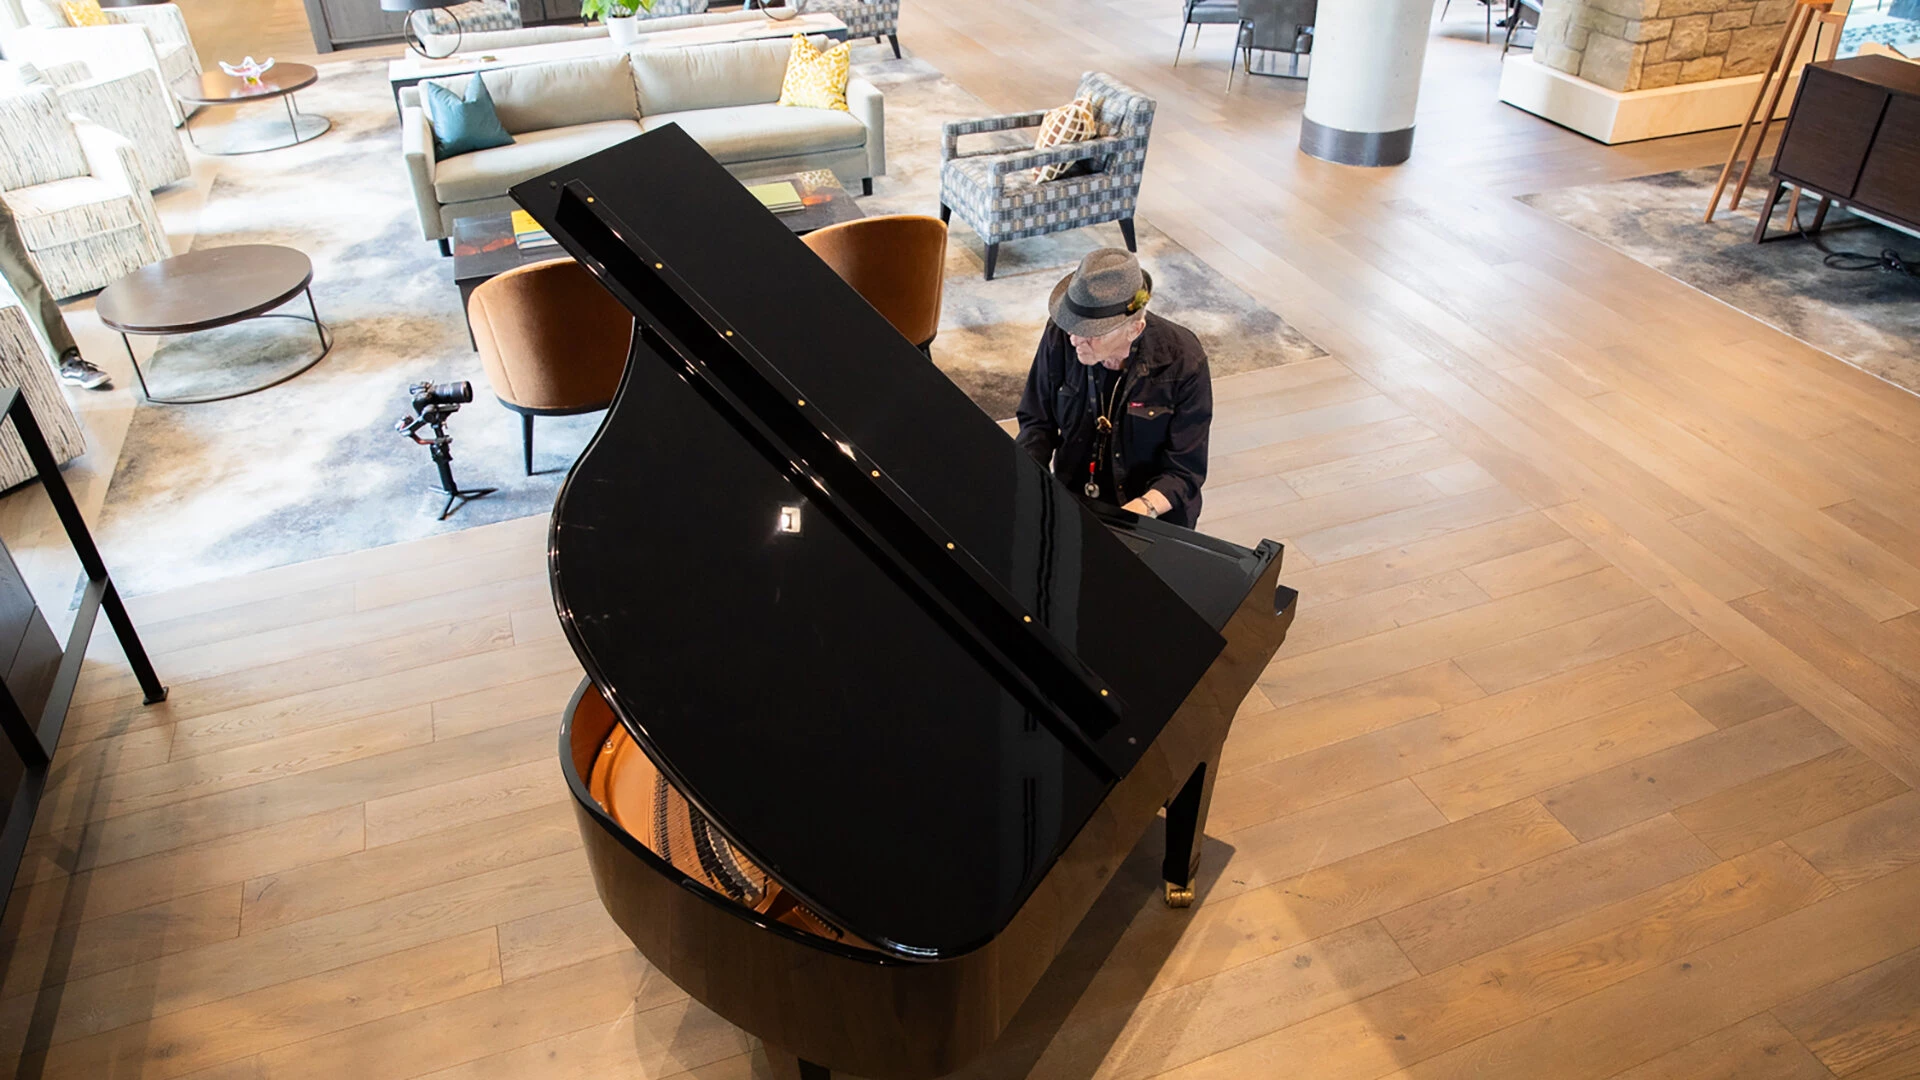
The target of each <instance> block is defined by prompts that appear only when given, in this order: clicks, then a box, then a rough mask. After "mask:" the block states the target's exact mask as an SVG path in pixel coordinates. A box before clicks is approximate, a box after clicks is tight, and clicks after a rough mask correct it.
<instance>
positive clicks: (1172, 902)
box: [1160, 761, 1214, 908]
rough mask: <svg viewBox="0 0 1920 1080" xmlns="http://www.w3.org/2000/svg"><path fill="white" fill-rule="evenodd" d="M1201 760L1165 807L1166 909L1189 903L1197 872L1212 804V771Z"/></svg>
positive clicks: (1162, 873) (1162, 870)
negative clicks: (1208, 809)
mask: <svg viewBox="0 0 1920 1080" xmlns="http://www.w3.org/2000/svg"><path fill="white" fill-rule="evenodd" d="M1207 766H1208V763H1207V762H1205V761H1203V762H1201V763H1200V765H1199V767H1198V768H1196V769H1194V770H1193V775H1192V776H1190V777H1188V778H1187V783H1186V785H1185V786H1184V787H1182V788H1181V789H1180V794H1178V795H1175V796H1174V797H1173V801H1172V802H1170V803H1168V804H1167V854H1166V858H1165V861H1163V862H1162V863H1161V865H1160V876H1161V877H1163V878H1165V879H1166V882H1167V906H1168V907H1176V908H1183V907H1187V906H1189V905H1191V904H1192V903H1193V882H1194V878H1195V876H1196V873H1197V872H1198V871H1199V869H1200V845H1201V844H1202V843H1204V842H1205V841H1206V836H1205V830H1206V827H1207V808H1208V807H1210V806H1212V805H1213V775H1214V770H1212V769H1210V768H1208V767H1207Z"/></svg>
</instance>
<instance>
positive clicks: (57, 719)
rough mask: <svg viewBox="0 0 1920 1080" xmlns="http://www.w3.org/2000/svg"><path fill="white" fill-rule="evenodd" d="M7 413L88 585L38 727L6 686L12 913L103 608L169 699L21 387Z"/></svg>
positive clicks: (141, 672)
mask: <svg viewBox="0 0 1920 1080" xmlns="http://www.w3.org/2000/svg"><path fill="white" fill-rule="evenodd" d="M0 414H3V415H5V416H6V417H7V418H8V419H11V420H12V421H13V430H14V433H15V434H16V435H18V436H19V438H20V444H21V445H22V446H24V447H25V448H26V451H27V457H28V458H30V459H31V460H32V461H33V468H34V472H35V473H37V474H38V476H39V479H40V484H41V486H42V487H44V488H45V489H46V492H47V501H48V502H51V503H52V504H53V511H54V513H55V514H57V515H58V516H59V518H60V526H61V528H63V529H65V530H66V533H67V542H68V543H69V544H72V545H73V550H74V554H76V555H78V556H79V557H80V567H81V569H82V570H83V571H85V573H86V581H87V583H86V588H85V589H84V590H83V591H82V592H81V594H80V607H79V609H78V610H76V611H75V612H74V613H73V629H72V631H71V632H69V633H68V634H67V644H66V648H65V650H64V651H63V652H62V653H61V657H60V667H59V670H58V671H57V672H56V673H55V675H54V679H53V689H52V690H51V692H50V693H49V694H48V695H47V704H46V708H45V709H44V710H42V712H41V714H40V716H39V719H38V722H35V721H33V720H30V719H28V717H27V716H26V714H25V713H23V712H21V710H20V703H19V702H18V701H17V700H15V699H14V696H13V692H12V691H11V690H10V689H8V688H7V686H6V684H5V683H4V682H0V730H4V731H5V733H6V738H7V742H8V743H9V744H11V745H12V747H13V752H14V753H15V754H17V755H19V757H20V763H21V765H22V766H23V768H24V771H23V772H22V773H21V777H20V787H19V788H18V790H17V791H16V792H15V794H14V797H13V804H12V806H11V807H10V808H9V809H8V811H7V816H6V823H5V825H4V826H0V885H5V886H6V887H7V888H6V894H5V895H0V913H4V912H5V910H6V903H7V897H8V896H9V895H11V893H12V891H13V890H12V882H13V879H14V877H15V876H16V875H17V874H18V873H19V872H20V860H21V858H22V857H23V856H24V855H25V854H26V849H27V838H28V836H29V835H30V834H31V833H32V831H33V819H34V815H35V814H37V813H38V812H39V808H40V797H41V795H42V794H44V793H45V791H46V786H47V773H48V771H49V770H50V769H51V767H52V765H53V755H54V751H55V750H57V749H58V748H59V746H60V733H61V730H62V729H63V728H64V727H65V726H66V723H67V707H68V706H69V705H70V704H71V703H72V702H73V688H74V684H75V683H77V682H78V681H79V679H80V666H81V663H82V661H84V660H85V659H86V655H87V642H88V641H89V640H91V639H92V637H93V625H94V621H95V620H96V618H98V616H99V613H100V611H101V610H102V609H105V611H106V613H107V622H108V623H109V624H110V625H112V627H113V635H114V637H116V638H118V639H119V641H120V650H121V651H122V652H123V653H125V654H126V657H127V663H128V665H129V666H131V667H132V668H133V674H134V677H135V678H137V679H138V680H139V681H140V693H141V700H142V702H143V703H144V704H147V705H157V704H159V703H160V702H162V701H165V700H166V699H167V688H166V687H165V686H162V685H161V684H160V677H159V676H158V675H157V674H155V673H154V670H153V661H151V660H149V659H148V658H147V650H146V648H145V647H144V646H143V645H141V644H140V634H139V632H138V631H137V630H135V629H134V626H133V620H132V619H131V618H130V617H129V616H128V615H127V608H126V605H125V604H123V603H121V601H120V593H119V592H118V590H116V589H115V588H114V587H113V578H112V576H111V575H109V574H108V573H107V566H106V563H105V562H103V561H102V560H101V558H100V549H99V548H97V547H95V546H94V543H93V535H92V534H91V533H89V532H88V531H87V522H86V519H85V518H83V517H81V516H80V508H79V507H78V506H76V505H75V504H74V501H73V493H72V492H70V491H68V490H67V481H66V478H65V477H62V476H61V475H60V465H59V463H58V462H56V461H54V460H53V451H51V450H49V449H48V448H47V440H46V438H45V436H43V435H42V434H41V433H40V424H39V422H38V421H36V420H35V419H34V417H33V410H31V409H30V408H28V407H27V399H26V398H25V397H23V396H21V394H20V391H19V390H17V389H12V388H7V389H5V390H4V392H3V393H0Z"/></svg>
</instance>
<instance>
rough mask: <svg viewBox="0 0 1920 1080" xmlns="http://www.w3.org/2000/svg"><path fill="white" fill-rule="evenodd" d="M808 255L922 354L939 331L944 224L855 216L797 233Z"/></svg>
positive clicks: (944, 258)
mask: <svg viewBox="0 0 1920 1080" xmlns="http://www.w3.org/2000/svg"><path fill="white" fill-rule="evenodd" d="M801 239H802V240H804V241H805V242H806V245H807V246H808V247H810V248H812V249H813V251H814V254H816V255H818V256H820V258H821V259H822V260H823V261H824V262H826V264H827V265H828V266H831V267H833V269H834V272H835V273H837V274H839V275H840V276H841V277H842V278H844V279H846V282H847V284H849V285H852V286H853V288H854V291H855V292H858V293H859V294H860V295H861V296H863V297H866V300H867V303H869V304H872V305H873V306H874V309H875V310H876V311H878V312H880V314H882V315H884V316H886V317H887V321H888V322H890V323H892V324H893V328H894V329H896V330H898V331H900V335H901V336H902V337H904V338H906V339H907V340H908V341H911V342H913V343H914V345H916V346H918V347H919V349H920V351H921V352H923V353H924V352H927V351H928V349H929V347H930V346H931V345H932V344H933V337H934V334H936V333H937V332H938V331H939V329H940V291H941V289H942V287H943V286H944V285H945V284H946V276H947V226H946V225H945V223H943V222H941V221H940V219H939V218H930V217H921V216H919V215H917V214H896V215H892V216H888V217H870V218H859V219H856V220H854V221H844V222H841V223H840V224H838V225H829V226H827V227H826V228H824V229H820V230H817V231H815V232H810V233H808V234H807V235H805V236H803V237H801Z"/></svg>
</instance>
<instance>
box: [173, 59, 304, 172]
mask: <svg viewBox="0 0 1920 1080" xmlns="http://www.w3.org/2000/svg"><path fill="white" fill-rule="evenodd" d="M319 81H320V72H319V71H317V70H315V69H314V68H313V67H312V66H311V65H308V64H287V63H276V64H274V65H273V67H271V68H269V69H267V71H266V72H265V73H263V74H262V75H261V76H260V81H259V82H257V83H250V82H247V81H246V80H245V79H240V78H235V77H234V76H232V75H229V74H227V73H226V72H224V71H221V70H220V69H219V68H215V69H213V70H212V71H204V72H201V73H200V74H199V75H198V76H193V75H189V76H187V77H185V78H182V79H180V80H179V81H177V82H175V83H174V84H173V96H174V97H176V98H179V99H180V103H181V104H183V105H188V106H201V105H245V104H248V103H250V102H255V101H265V100H267V99H269V98H279V99H280V100H281V101H283V102H285V103H286V106H287V127H288V128H289V129H290V131H291V134H292V137H291V138H287V137H283V136H279V135H277V134H272V135H269V136H265V137H263V136H262V135H260V134H259V133H258V132H248V133H245V134H242V135H238V136H235V135H233V134H232V132H231V131H229V132H228V134H227V136H226V137H225V138H223V139H221V140H219V141H217V142H215V143H213V144H211V145H210V144H208V143H203V142H201V141H200V136H199V135H198V134H196V133H195V132H194V130H193V125H192V124H188V125H187V138H188V139H189V140H191V141H192V143H193V145H194V148H195V149H196V150H200V151H201V152H203V153H208V154H220V155H223V156H226V155H233V154H257V153H260V152H261V151H263V150H280V149H284V148H285V147H289V146H298V145H299V144H301V143H303V142H307V141H309V140H312V139H317V138H319V137H320V136H322V135H325V134H326V133H327V129H328V128H330V127H332V126H333V121H331V120H328V119H327V118H326V117H324V116H314V115H312V114H310V113H303V112H301V111H300V107H299V105H298V104H296V103H295V102H294V100H293V95H294V92H295V91H298V90H305V89H306V88H307V87H309V86H312V85H313V84H314V83H317V82H319ZM225 126H226V128H228V129H232V128H235V127H248V126H251V125H246V124H238V123H229V124H227V125H225ZM273 126H274V127H278V126H279V124H278V122H277V121H276V122H275V123H274V125H273Z"/></svg>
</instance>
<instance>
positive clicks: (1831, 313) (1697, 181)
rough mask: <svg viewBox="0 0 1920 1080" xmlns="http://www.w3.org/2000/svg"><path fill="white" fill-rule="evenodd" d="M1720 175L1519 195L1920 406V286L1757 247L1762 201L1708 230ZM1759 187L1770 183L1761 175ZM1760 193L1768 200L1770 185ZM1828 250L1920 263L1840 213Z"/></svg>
mask: <svg viewBox="0 0 1920 1080" xmlns="http://www.w3.org/2000/svg"><path fill="white" fill-rule="evenodd" d="M1719 175H1720V169H1719V167H1718V166H1713V167H1709V168H1701V169H1689V170H1687V171H1684V172H1670V173H1660V174H1658V175H1655V176H1639V177H1635V178H1633V179H1631V180H1616V181H1613V182H1611V183H1605V184H1591V185H1588V186H1585V187H1575V188H1564V189H1561V190H1559V191H1547V192H1541V193H1539V194H1536V195H1523V196H1521V197H1520V201H1521V202H1524V203H1526V204H1528V205H1529V206H1532V207H1534V208H1535V209H1537V210H1540V211H1542V212H1544V213H1546V214H1548V215H1550V216H1552V217H1554V218H1557V219H1558V220H1560V221H1562V222H1564V223H1566V224H1568V225H1571V226H1573V227H1574V228H1576V229H1578V230H1580V231H1581V232H1583V233H1586V234H1587V235H1588V236H1591V237H1593V238H1595V239H1596V240H1599V241H1601V242H1603V243H1605V244H1606V245H1608V246H1609V247H1612V248H1614V249H1616V250H1618V251H1621V252H1624V253H1625V254H1627V255H1629V256H1632V257H1633V258H1634V259H1636V260H1638V261H1639V262H1642V263H1645V264H1646V265H1648V266H1651V267H1653V268H1654V269H1656V270H1658V271H1660V272H1661V273H1664V274H1666V275H1668V276H1669V277H1673V278H1677V279H1679V280H1680V281H1683V282H1685V283H1686V284H1688V285H1691V286H1693V287H1694V288H1696V289H1699V290H1700V291H1701V292H1704V293H1706V294H1708V295H1709V296H1713V297H1716V298H1718V299H1719V300H1721V301H1724V302H1725V303H1727V304H1729V305H1731V306H1733V307H1736V308H1739V309H1740V310H1741V311H1744V312H1746V313H1747V314H1749V315H1751V316H1753V317H1754V318H1756V319H1759V320H1761V321H1762V322H1765V323H1768V324H1770V325H1772V326H1775V327H1778V328H1779V329H1781V330H1783V331H1785V332H1786V333H1789V334H1792V335H1793V336H1794V337H1797V338H1799V339H1800V340H1801V341H1804V342H1806V343H1807V344H1809V345H1812V346H1813V347H1814V348H1817V349H1820V350H1822V351H1824V352H1827V353H1831V354H1832V355H1833V356H1835V357H1838V358H1839V359H1841V360H1844V361H1846V362H1847V363H1849V364H1852V365H1853V366H1855V367H1857V368H1860V369H1861V370H1863V371H1868V372H1872V373H1873V374H1875V375H1878V376H1879V377H1881V378H1882V379H1885V380H1887V381H1888V382H1890V383H1893V384H1894V385H1896V386H1901V387H1905V388H1906V389H1908V390H1910V391H1913V392H1914V393H1917V394H1920V278H1916V277H1909V276H1905V275H1899V274H1890V273H1882V272H1879V271H1873V270H1868V271H1852V272H1848V271H1841V270H1835V269H1832V268H1830V267H1828V266H1826V265H1824V256H1823V255H1822V253H1821V252H1820V251H1819V250H1818V249H1817V248H1816V247H1814V245H1813V244H1811V243H1809V242H1807V241H1806V240H1804V239H1799V238H1790V239H1784V240H1779V241H1776V242H1773V243H1767V244H1755V243H1753V226H1754V223H1755V221H1756V220H1757V218H1756V214H1757V213H1758V210H1757V207H1758V205H1759V199H1758V197H1757V195H1756V194H1752V193H1750V194H1749V196H1748V197H1747V199H1746V200H1744V201H1743V202H1742V204H1741V210H1740V211H1739V212H1738V213H1734V214H1725V213H1723V214H1719V215H1717V216H1716V217H1715V220H1714V222H1713V224H1711V225H1708V224H1704V223H1703V222H1701V220H1700V218H1701V216H1702V215H1703V214H1704V213H1705V212H1706V207H1707V197H1708V196H1709V195H1711V194H1712V192H1713V183H1714V180H1715V179H1716V178H1718V176H1719ZM1756 175H1760V176H1764V175H1765V172H1764V169H1761V170H1756ZM1756 186H1759V187H1762V188H1764V182H1760V181H1757V182H1756ZM1758 194H1759V195H1764V190H1763V191H1761V192H1759V193H1758ZM1786 203H1787V200H1785V199H1782V200H1781V201H1780V206H1779V207H1778V208H1777V209H1776V210H1775V214H1774V221H1773V224H1772V229H1773V230H1774V231H1776V232H1784V231H1787V230H1790V229H1791V228H1792V225H1791V223H1790V222H1789V221H1788V220H1787V217H1786ZM1813 211H1814V206H1813V203H1812V202H1811V201H1808V202H1806V203H1803V204H1802V206H1801V208H1800V216H1801V218H1802V219H1803V220H1804V221H1805V222H1806V223H1807V224H1809V225H1811V224H1812V223H1813ZM1824 239H1825V242H1826V244H1827V246H1828V247H1829V248H1831V249H1833V250H1835V251H1853V252H1861V253H1865V254H1867V255H1872V256H1877V255H1878V254H1879V253H1880V251H1881V250H1882V249H1886V248H1891V249H1894V250H1896V251H1899V252H1902V253H1903V254H1904V255H1905V256H1906V257H1907V258H1908V259H1909V260H1912V261H1914V262H1920V237H1915V236H1911V235H1909V234H1907V233H1903V232H1899V231H1897V230H1894V229H1889V228H1886V227H1884V226H1881V225H1877V224H1875V223H1873V222H1871V221H1866V220H1863V219H1860V218H1855V217H1853V216H1852V215H1850V214H1847V213H1846V212H1844V211H1835V212H1834V213H1832V214H1829V215H1828V216H1827V227H1826V230H1825V233H1824Z"/></svg>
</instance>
